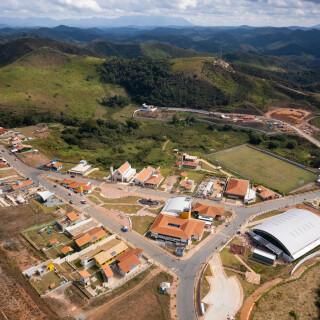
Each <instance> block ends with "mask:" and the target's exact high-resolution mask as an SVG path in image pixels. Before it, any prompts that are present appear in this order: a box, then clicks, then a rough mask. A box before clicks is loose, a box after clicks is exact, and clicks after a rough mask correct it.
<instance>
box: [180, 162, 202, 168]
mask: <svg viewBox="0 0 320 320" xmlns="http://www.w3.org/2000/svg"><path fill="white" fill-rule="evenodd" d="M183 165H184V166H188V167H197V166H198V165H199V162H192V161H185V162H184V163H183Z"/></svg>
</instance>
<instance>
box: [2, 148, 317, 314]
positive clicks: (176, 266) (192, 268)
mask: <svg viewBox="0 0 320 320" xmlns="http://www.w3.org/2000/svg"><path fill="white" fill-rule="evenodd" d="M3 156H4V158H5V159H7V160H8V161H9V162H10V163H11V164H12V166H14V167H16V168H17V169H18V170H20V171H21V172H22V173H23V174H24V175H26V176H27V177H30V178H31V179H32V180H33V181H35V182H38V183H39V184H41V185H43V186H44V187H45V188H47V189H48V190H50V191H51V192H54V193H56V194H58V195H59V196H60V197H61V198H63V199H65V200H66V201H69V200H73V201H74V203H75V205H76V206H78V207H79V208H81V209H82V210H84V211H85V212H87V213H88V214H90V215H92V216H93V217H94V218H95V219H97V220H98V221H100V222H101V223H102V224H104V225H106V226H107V227H108V228H110V229H111V230H112V231H113V232H115V233H119V230H120V225H119V224H118V223H117V222H115V221H114V220H112V219H111V218H109V217H108V216H106V215H104V214H103V213H101V212H100V211H98V210H97V209H95V208H94V207H91V206H90V205H88V204H86V205H83V204H81V203H80V200H79V198H78V197H77V196H75V195H72V196H68V195H67V194H68V192H67V191H66V190H63V189H61V188H54V187H53V184H52V183H50V182H48V181H46V180H44V179H43V178H42V177H41V176H40V174H42V173H43V171H40V170H37V169H34V168H31V167H29V166H27V165H25V164H23V163H22V162H20V161H19V160H17V161H14V159H16V157H15V156H13V155H10V154H9V153H8V152H7V151H5V152H3ZM48 174H49V175H50V176H52V177H55V178H57V177H60V178H61V176H62V177H63V175H62V174H60V173H53V172H48ZM77 179H78V177H77ZM130 189H131V190H132V191H134V190H135V187H131V188H130ZM139 193H142V194H146V195H149V196H156V197H166V198H169V197H170V196H171V195H170V194H167V193H164V192H160V191H157V190H149V189H140V188H139ZM315 197H320V191H318V192H314V193H312V194H308V195H300V196H294V197H292V198H282V199H279V200H275V201H273V202H267V203H261V205H259V206H252V207H236V206H232V205H228V204H221V205H224V206H225V207H226V208H228V209H233V210H234V211H235V212H236V213H237V215H236V216H235V218H234V219H233V220H232V221H231V222H230V226H229V227H226V228H225V229H224V230H222V231H221V232H219V233H218V234H217V235H215V236H213V237H212V238H211V239H210V240H209V241H208V243H207V244H206V246H203V247H202V248H201V249H199V250H198V251H196V252H195V253H194V254H193V256H192V257H190V258H189V259H188V260H176V259H173V258H171V257H169V256H168V255H166V254H165V253H164V252H163V251H161V250H159V249H157V248H156V247H155V246H153V245H152V244H150V243H149V242H148V241H145V240H144V239H143V238H141V237H139V236H138V235H136V234H135V233H133V232H130V231H129V232H126V233H123V234H122V236H123V237H124V238H125V239H126V240H128V241H129V242H131V243H133V244H134V245H135V246H137V247H140V248H142V249H143V250H144V251H145V252H146V254H147V255H149V256H150V257H151V258H152V259H154V260H156V261H158V262H159V263H161V264H162V265H164V266H166V267H167V268H170V269H171V270H172V271H173V272H175V273H176V274H177V275H178V276H179V277H180V284H179V288H178V296H177V304H178V316H179V319H181V320H194V319H196V315H195V309H194V286H195V279H196V277H197V275H198V273H199V271H200V268H201V266H202V264H203V263H204V262H205V261H206V260H207V258H208V257H209V256H210V255H211V254H212V253H213V252H214V251H215V250H216V248H217V247H219V246H220V245H221V244H222V243H223V242H225V241H226V240H227V239H228V237H230V236H232V235H233V234H234V233H235V231H236V230H238V229H239V227H240V226H241V224H243V222H244V221H245V220H246V219H248V218H249V217H250V216H252V215H254V214H256V213H259V212H263V211H266V210H274V209H278V208H280V207H283V206H287V205H288V206H291V205H293V204H296V203H300V202H302V201H304V200H306V199H313V198H315ZM201 201H203V202H207V203H212V201H210V200H204V199H201Z"/></svg>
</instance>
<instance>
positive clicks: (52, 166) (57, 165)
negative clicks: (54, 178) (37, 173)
mask: <svg viewBox="0 0 320 320" xmlns="http://www.w3.org/2000/svg"><path fill="white" fill-rule="evenodd" d="M44 168H45V169H46V170H52V171H59V170H61V169H62V163H61V162H59V161H51V162H49V163H47V164H46V165H45V166H44Z"/></svg>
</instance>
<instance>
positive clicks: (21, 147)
mask: <svg viewBox="0 0 320 320" xmlns="http://www.w3.org/2000/svg"><path fill="white" fill-rule="evenodd" d="M32 148H33V147H32V146H31V145H29V144H19V145H18V146H17V147H16V150H17V151H18V152H19V153H22V152H27V151H30V150H32ZM12 151H13V150H12Z"/></svg>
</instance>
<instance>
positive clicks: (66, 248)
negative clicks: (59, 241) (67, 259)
mask: <svg viewBox="0 0 320 320" xmlns="http://www.w3.org/2000/svg"><path fill="white" fill-rule="evenodd" d="M71 251H73V249H72V248H71V247H69V246H65V247H63V248H62V249H61V253H62V254H64V255H65V254H67V253H68V252H71Z"/></svg>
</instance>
